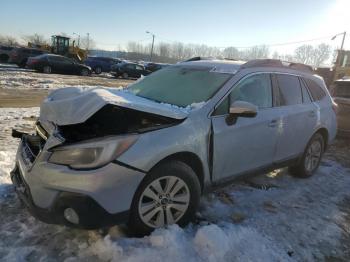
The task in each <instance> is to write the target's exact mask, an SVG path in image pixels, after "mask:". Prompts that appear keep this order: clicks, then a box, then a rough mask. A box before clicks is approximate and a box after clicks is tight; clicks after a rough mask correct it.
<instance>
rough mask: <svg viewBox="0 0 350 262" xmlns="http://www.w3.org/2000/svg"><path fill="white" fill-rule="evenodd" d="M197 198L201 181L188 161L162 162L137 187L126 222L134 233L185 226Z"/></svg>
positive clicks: (191, 215) (189, 219)
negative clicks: (171, 226)
mask: <svg viewBox="0 0 350 262" xmlns="http://www.w3.org/2000/svg"><path fill="white" fill-rule="evenodd" d="M199 199H200V184H199V181H198V178H197V176H196V174H195V173H194V171H193V170H192V169H191V168H190V167H189V166H188V165H186V164H185V163H183V162H180V161H171V162H167V163H164V164H161V165H160V166H158V167H156V168H155V169H154V170H153V171H151V173H150V174H148V175H147V176H146V177H145V179H144V180H143V181H142V182H141V184H140V186H139V188H138V190H137V191H136V193H135V196H134V199H133V203H132V207H131V212H130V219H129V223H128V225H129V227H130V229H131V230H132V231H133V232H134V233H135V234H137V235H145V234H149V233H150V232H152V230H154V229H155V228H159V227H164V226H167V225H172V224H178V225H180V226H184V225H186V224H188V223H189V222H190V221H191V220H192V219H193V218H194V216H195V212H196V210H197V208H198V205H199Z"/></svg>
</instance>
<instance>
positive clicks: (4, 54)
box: [0, 45, 14, 63]
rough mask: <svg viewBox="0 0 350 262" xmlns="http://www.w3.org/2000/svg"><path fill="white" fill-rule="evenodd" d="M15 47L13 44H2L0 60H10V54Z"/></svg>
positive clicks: (4, 61)
mask: <svg viewBox="0 0 350 262" xmlns="http://www.w3.org/2000/svg"><path fill="white" fill-rule="evenodd" d="M13 49H14V47H13V46H8V45H0V62H1V63H7V62H8V61H9V60H10V55H11V52H12V50H13Z"/></svg>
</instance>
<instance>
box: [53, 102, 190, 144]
mask: <svg viewBox="0 0 350 262" xmlns="http://www.w3.org/2000/svg"><path fill="white" fill-rule="evenodd" d="M182 121H183V119H174V118H169V117H165V116H160V115H155V114H151V113H147V112H141V111H138V110H134V109H129V108H125V107H120V106H117V105H112V104H107V105H105V106H104V107H102V108H101V109H100V110H98V111H97V112H96V113H95V114H94V115H92V116H91V117H90V118H89V119H87V120H86V121H85V122H83V123H78V124H72V125H61V126H58V131H59V133H60V135H61V136H62V137H63V138H64V139H65V141H66V142H68V143H69V142H77V141H82V140H86V139H91V138H95V137H103V136H108V135H120V134H130V133H144V132H148V131H153V130H156V129H160V128H166V127H169V126H172V125H176V124H178V123H181V122H182Z"/></svg>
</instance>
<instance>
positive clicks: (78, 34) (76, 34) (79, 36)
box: [73, 33, 80, 47]
mask: <svg viewBox="0 0 350 262" xmlns="http://www.w3.org/2000/svg"><path fill="white" fill-rule="evenodd" d="M73 35H77V36H78V46H79V47H80V35H79V34H77V33H73Z"/></svg>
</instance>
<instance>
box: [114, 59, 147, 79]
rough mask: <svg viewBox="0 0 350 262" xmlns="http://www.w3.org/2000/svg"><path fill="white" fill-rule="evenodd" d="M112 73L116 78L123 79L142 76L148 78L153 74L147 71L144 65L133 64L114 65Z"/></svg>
mask: <svg viewBox="0 0 350 262" xmlns="http://www.w3.org/2000/svg"><path fill="white" fill-rule="evenodd" d="M111 73H112V74H114V75H115V76H116V77H120V76H121V77H122V78H129V77H131V78H140V77H141V75H143V76H146V75H149V74H150V73H152V72H151V71H149V70H147V69H145V67H144V66H143V65H140V64H137V63H131V62H123V63H119V64H116V65H113V66H112V68H111Z"/></svg>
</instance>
